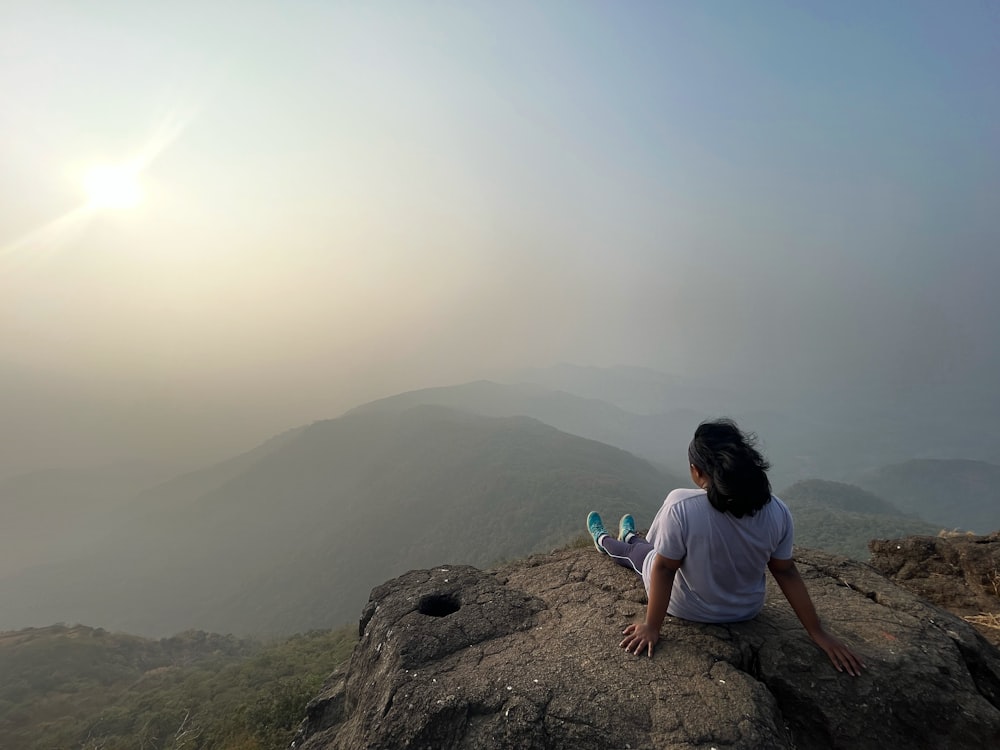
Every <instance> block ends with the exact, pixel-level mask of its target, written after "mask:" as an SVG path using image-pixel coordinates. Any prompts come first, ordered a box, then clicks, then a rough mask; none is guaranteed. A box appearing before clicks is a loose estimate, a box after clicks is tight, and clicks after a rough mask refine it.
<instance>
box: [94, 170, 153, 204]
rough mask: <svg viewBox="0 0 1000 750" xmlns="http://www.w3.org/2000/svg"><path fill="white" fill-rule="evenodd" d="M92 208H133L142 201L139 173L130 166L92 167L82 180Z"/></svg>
mask: <svg viewBox="0 0 1000 750" xmlns="http://www.w3.org/2000/svg"><path fill="white" fill-rule="evenodd" d="M83 187H84V190H85V191H86V193H87V200H88V202H89V205H90V206H91V207H92V208H100V209H125V208H135V207H136V206H138V205H139V201H140V200H142V189H141V187H140V185H139V171H138V169H136V168H135V167H133V166H131V165H126V166H102V167H94V168H93V169H91V170H90V171H89V172H87V174H86V175H85V176H84V178H83Z"/></svg>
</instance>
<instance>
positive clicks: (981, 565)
mask: <svg viewBox="0 0 1000 750" xmlns="http://www.w3.org/2000/svg"><path fill="white" fill-rule="evenodd" d="M868 549H869V550H870V551H871V563H872V565H873V566H874V567H875V568H876V569H877V570H878V571H879V572H880V573H882V574H883V575H885V576H887V577H888V578H891V579H892V580H893V581H895V582H896V583H898V584H899V585H900V586H902V587H903V588H906V589H909V590H910V591H912V592H914V593H915V594H917V596H921V597H923V598H924V599H927V600H928V601H930V602H932V603H934V604H937V605H938V606H939V607H944V608H945V609H947V610H948V611H949V612H952V613H954V614H956V615H959V616H961V617H964V616H966V615H972V616H975V615H980V614H996V615H1000V531H996V532H993V533H992V534H987V535H985V536H975V535H973V534H954V535H949V536H909V537H904V538H902V539H873V540H872V541H870V542H869V543H868ZM977 629H978V630H979V632H980V633H982V634H983V636H984V637H985V638H986V639H987V640H988V641H990V642H991V643H992V644H993V645H994V646H996V645H1000V630H998V629H997V628H995V627H988V626H986V625H979V626H977Z"/></svg>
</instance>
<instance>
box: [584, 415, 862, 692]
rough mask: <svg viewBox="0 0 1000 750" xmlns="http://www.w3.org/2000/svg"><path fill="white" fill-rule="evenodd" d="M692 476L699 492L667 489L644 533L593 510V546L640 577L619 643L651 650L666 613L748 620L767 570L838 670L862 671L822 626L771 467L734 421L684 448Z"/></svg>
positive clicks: (698, 435)
mask: <svg viewBox="0 0 1000 750" xmlns="http://www.w3.org/2000/svg"><path fill="white" fill-rule="evenodd" d="M688 463H689V464H690V465H691V478H692V479H693V480H694V482H695V484H697V485H698V487H700V489H697V490H694V489H690V490H689V489H677V490H674V491H673V492H671V493H670V494H669V495H667V499H666V500H664V501H663V506H662V507H661V508H660V510H659V511H658V512H657V514H656V517H655V518H654V519H653V523H652V525H651V526H650V527H649V532H648V533H647V535H646V538H645V539H644V538H643V537H642V536H641V535H639V534H637V533H636V530H635V520H634V519H633V518H632V516H631V515H625V516H623V517H622V519H621V523H620V524H619V527H618V539H614V538H613V537H612V536H611V535H610V534H609V533H608V532H607V531H606V530H605V528H604V524H603V523H602V521H601V517H600V516H599V515H598V514H597V513H596V512H592V513H591V514H590V515H589V516H587V530H588V531H589V532H590V534H591V536H592V537H593V539H594V544H595V545H596V547H597V549H598V550H599V551H600V552H602V553H604V554H606V555H610V556H611V557H612V558H613V559H614V560H615V562H617V563H618V564H619V565H624V566H625V567H628V568H631V569H633V570H634V571H635V572H636V573H639V574H640V575H641V576H642V580H643V583H644V584H645V587H646V594H647V596H648V598H649V604H648V606H647V607H646V619H645V621H644V622H641V623H634V624H632V625H629V626H628V627H627V628H625V631H624V635H625V638H624V639H623V640H622V642H621V644H620V645H621V647H622V648H624V649H625V650H626V651H630V652H632V653H635V654H639V653H640V652H641V651H643V650H644V649H645V650H646V653H647V654H648V655H649V656H652V655H653V648H654V647H655V646H656V643H657V641H659V639H660V626H661V625H662V624H663V619H664V617H665V616H666V615H667V613H669V614H671V615H673V616H674V617H681V618H683V619H685V620H693V621H695V622H708V623H730V622H741V621H743V620H749V619H751V618H753V617H754V616H756V615H757V613H758V612H760V610H761V607H763V605H764V591H765V575H764V571H765V569H767V570H770V571H771V575H773V576H774V580H775V581H777V583H778V586H779V587H780V588H781V591H782V593H784V595H785V597H786V598H787V599H788V603H789V604H791V606H792V609H793V610H794V611H795V614H796V615H797V616H798V618H799V620H800V621H801V622H802V624H803V625H804V626H805V629H806V632H808V633H809V637H810V638H812V639H813V641H814V642H815V643H816V645H818V646H819V647H820V648H821V649H823V651H825V652H826V654H827V656H829V657H830V661H831V662H833V666H834V667H836V668H837V670H838V671H847V673H848V674H851V675H855V676H857V675H859V674H860V673H861V668H862V667H863V664H862V662H861V660H860V659H859V658H858V657H857V656H856V655H855V654H854V653H853V652H852V651H851V650H850V649H849V648H848V647H847V646H845V645H844V644H843V643H841V642H840V641H839V640H838V639H837V638H835V637H834V636H832V635H830V634H829V633H827V632H826V631H825V630H824V629H823V626H822V625H821V624H820V621H819V617H818V616H817V614H816V609H815V607H814V606H813V603H812V599H810V598H809V592H808V591H807V590H806V586H805V583H804V582H803V581H802V577H801V576H800V575H799V572H798V570H797V569H796V567H795V562H794V560H793V559H792V538H793V527H792V516H791V514H790V513H789V512H788V508H787V507H786V506H785V504H784V503H783V502H781V500H779V499H778V498H776V497H774V496H773V495H772V494H771V482H770V480H768V478H767V470H768V469H769V468H770V465H769V464H768V463H767V461H766V460H765V459H764V457H763V456H762V455H761V454H760V452H759V451H758V450H757V449H756V448H755V447H754V440H753V438H752V436H747V435H745V434H743V433H742V432H741V431H740V429H739V428H738V427H737V426H736V423H735V422H733V421H732V420H729V419H720V420H716V421H712V422H703V423H702V424H700V425H699V426H698V429H697V430H696V431H695V433H694V439H693V440H692V441H691V444H690V446H689V447H688Z"/></svg>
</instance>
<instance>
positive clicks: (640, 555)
mask: <svg viewBox="0 0 1000 750" xmlns="http://www.w3.org/2000/svg"><path fill="white" fill-rule="evenodd" d="M601 546H602V547H604V551H605V552H607V553H608V554H609V555H611V559H612V560H614V561H615V562H616V563H618V564H619V565H623V566H624V567H626V568H632V570H634V571H635V572H636V573H638V574H639V575H642V564H643V562H644V561H645V560H646V555H648V554H649V553H650V552H651V551H652V549H653V545H652V544H650V543H649V542H647V541H646V540H645V539H643V538H642V537H641V536H639V535H638V534H636V535H635V536H633V537H632V539H631V540H630V541H628V542H619V541H618V540H617V539H615V538H614V537H612V536H611V535H610V534H608V535H607V536H606V537H604V538H603V539H601Z"/></svg>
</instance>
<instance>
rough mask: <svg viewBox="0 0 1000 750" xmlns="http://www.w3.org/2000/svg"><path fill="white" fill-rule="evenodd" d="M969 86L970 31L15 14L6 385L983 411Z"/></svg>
mask: <svg viewBox="0 0 1000 750" xmlns="http://www.w3.org/2000/svg"><path fill="white" fill-rule="evenodd" d="M998 80H1000V3H998V2H997V1H996V0H965V1H958V2H950V3H944V2H938V1H937V0H935V1H933V2H915V1H911V0H900V1H899V2H877V3H869V2H846V3H830V2H824V3H819V2H817V3H809V2H767V3H746V2H731V3H723V2H704V3H694V2H691V3H667V2H655V3H654V2H598V3H584V2H565V3H562V2H540V3H539V2H535V3H519V2H494V3H476V2H415V1H414V2H404V3H390V2H372V3H361V2H351V3H337V2H284V3H279V2H261V1H259V0H241V1H240V2H206V1H205V0H199V1H198V2H189V1H188V0H170V2H152V3H136V2H128V1H124V2H111V1H109V0H88V2H76V1H72V2H71V1H67V2H50V1H49V0H32V1H31V2H18V1H17V0H6V1H5V2H3V3H2V4H0V367H2V368H5V369H6V370H7V371H8V372H16V373H18V376H17V377H19V378H21V379H22V381H24V382H30V381H31V379H33V378H38V379H46V378H50V377H57V378H60V379H62V380H63V381H68V382H73V383H79V384H83V385H81V386H80V387H81V388H85V389H89V392H93V393H101V394H111V395H110V396H109V397H111V396H113V395H115V394H118V395H121V394H125V395H127V397H128V398H136V399H143V398H152V399H156V398H160V397H162V398H164V399H167V400H170V399H173V400H174V401H175V402H183V401H187V400H188V399H189V397H190V399H191V400H192V401H193V400H195V397H196V396H197V398H199V399H211V398H216V397H217V398H218V399H219V400H220V402H221V401H225V402H226V403H231V404H242V405H243V406H244V407H245V409H246V410H247V412H252V413H260V414H268V415H272V417H273V420H274V422H275V423H276V424H277V423H282V421H284V423H286V424H287V426H291V425H292V424H295V423H297V422H300V421H308V420H309V419H311V418H320V417H324V416H331V415H333V414H336V413H337V412H339V411H340V410H342V409H344V408H347V407H349V406H351V405H353V404H355V403H357V402H360V401H362V400H365V399H368V398H372V397H376V396H380V395H385V394H387V393H391V392H393V391H396V390H403V389H407V388H412V387H420V386H426V385H436V384H444V383H451V382H458V381H461V380H466V379H471V378H474V377H482V376H489V375H491V374H493V373H496V372H498V371H500V370H502V369H505V368H514V367H520V366H528V365H546V364H550V363H554V362H557V361H573V362H580V363H584V364H596V365H610V364H617V363H627V364H637V365H645V366H651V367H655V368H658V369H661V370H665V371H669V372H675V373H679V374H682V375H690V376H707V377H719V376H722V375H725V374H727V373H728V374H731V373H744V372H746V373H752V375H751V377H755V378H775V379H777V380H780V381H782V382H786V381H789V382H790V381H793V380H796V379H799V380H801V379H803V378H805V379H812V380H815V381H816V382H817V383H818V384H819V385H821V386H822V385H826V384H829V383H837V382H840V381H843V380H845V379H848V380H850V379H854V378H857V379H860V380H865V379H869V380H872V381H878V382H880V383H882V384H890V385H894V386H905V387H917V386H921V385H925V384H931V385H933V384H936V383H941V382H948V383H958V384H972V383H990V384H992V383H993V382H995V381H994V379H995V378H996V377H998V373H1000V342H998V339H1000V337H998V336H997V320H998V319H1000V301H998V299H1000V295H998V294H997V292H996V285H997V281H998V279H1000V85H998ZM142 154H145V156H146V158H147V160H148V161H149V163H148V165H147V166H146V167H145V169H143V171H142V172H141V173H140V179H141V186H142V189H143V199H142V201H141V202H140V204H139V205H138V206H137V207H135V208H132V209H120V210H115V209H105V210H100V211H96V212H93V211H92V212H89V213H85V214H81V212H80V211H79V207H80V206H81V205H82V204H84V203H85V202H86V200H87V197H86V195H85V194H84V190H83V181H84V175H85V174H86V172H87V170H88V169H89V168H91V167H93V166H95V165H101V164H118V163H122V162H126V161H128V160H130V159H134V158H136V157H137V156H139V155H142ZM19 382H21V381H19ZM81 419H82V418H81Z"/></svg>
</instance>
